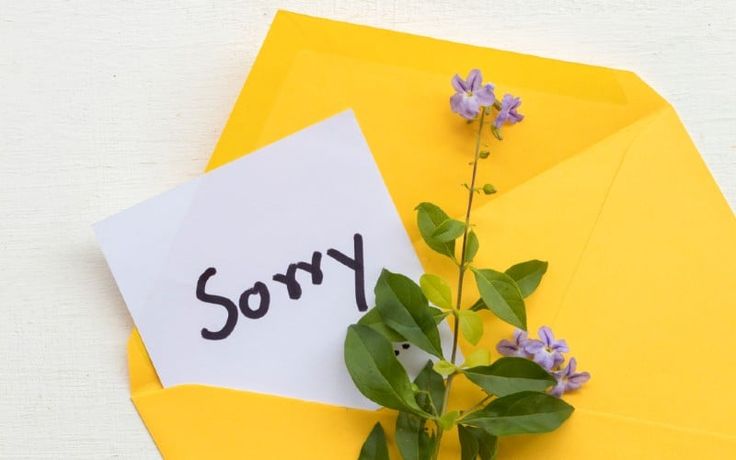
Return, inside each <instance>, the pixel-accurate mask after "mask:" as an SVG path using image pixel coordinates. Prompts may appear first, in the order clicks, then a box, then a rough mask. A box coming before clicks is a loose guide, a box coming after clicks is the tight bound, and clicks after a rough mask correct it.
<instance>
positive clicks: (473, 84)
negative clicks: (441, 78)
mask: <svg viewBox="0 0 736 460" xmlns="http://www.w3.org/2000/svg"><path fill="white" fill-rule="evenodd" d="M452 87H453V88H455V94H453V95H452V97H451V98H450V107H451V108H452V111H453V112H455V113H457V114H459V115H460V116H461V117H463V118H467V119H468V120H472V119H474V118H475V116H476V115H478V112H480V109H481V107H488V106H489V105H492V104H493V103H494V102H495V101H496V96H495V94H493V85H489V84H486V85H483V76H482V75H481V73H480V70H478V69H473V70H471V71H470V73H469V74H468V78H467V80H463V79H462V78H460V76H459V75H457V74H456V75H455V76H454V77H452Z"/></svg>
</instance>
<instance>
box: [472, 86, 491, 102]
mask: <svg viewBox="0 0 736 460" xmlns="http://www.w3.org/2000/svg"><path fill="white" fill-rule="evenodd" d="M473 94H474V95H475V97H476V98H478V102H479V103H480V105H482V106H486V107H487V106H489V105H492V104H493V103H494V102H495V101H496V95H495V94H493V85H484V86H483V87H482V88H480V89H478V91H476V92H474V93H473Z"/></svg>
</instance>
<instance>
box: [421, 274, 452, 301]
mask: <svg viewBox="0 0 736 460" xmlns="http://www.w3.org/2000/svg"><path fill="white" fill-rule="evenodd" d="M419 286H420V287H421V288H422V292H423V293H424V295H425V297H427V299H429V301H430V302H432V303H433V304H435V305H437V306H438V307H440V308H444V309H445V310H452V289H450V286H449V285H448V284H447V281H445V280H444V279H442V278H440V277H439V276H437V275H430V274H429V273H425V274H424V275H422V277H421V278H419Z"/></svg>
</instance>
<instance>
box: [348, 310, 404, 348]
mask: <svg viewBox="0 0 736 460" xmlns="http://www.w3.org/2000/svg"><path fill="white" fill-rule="evenodd" d="M358 324H362V325H363V326H368V327H370V328H371V329H373V330H374V331H376V332H378V333H379V334H381V335H382V336H384V337H386V339H388V341H389V342H405V341H406V339H404V337H402V336H401V334H399V333H398V332H396V331H394V330H393V329H391V328H390V327H388V326H386V324H384V322H383V318H381V315H380V313H379V312H378V309H377V308H376V307H373V308H371V309H370V310H368V311H367V312H366V313H365V314H364V315H363V316H362V317H361V318H360V319H359V320H358Z"/></svg>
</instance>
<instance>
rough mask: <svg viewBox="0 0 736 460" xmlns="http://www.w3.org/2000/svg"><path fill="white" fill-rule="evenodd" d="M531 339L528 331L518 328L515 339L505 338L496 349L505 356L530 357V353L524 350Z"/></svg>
mask: <svg viewBox="0 0 736 460" xmlns="http://www.w3.org/2000/svg"><path fill="white" fill-rule="evenodd" d="M528 341H529V339H528V336H527V333H526V331H522V330H521V329H516V330H515V331H514V340H513V342H512V341H511V340H506V339H503V340H501V341H500V342H498V345H496V350H498V352H499V353H501V354H502V355H504V356H516V357H519V358H528V357H529V355H528V354H527V353H526V350H524V347H525V346H526V344H527V342H528Z"/></svg>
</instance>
